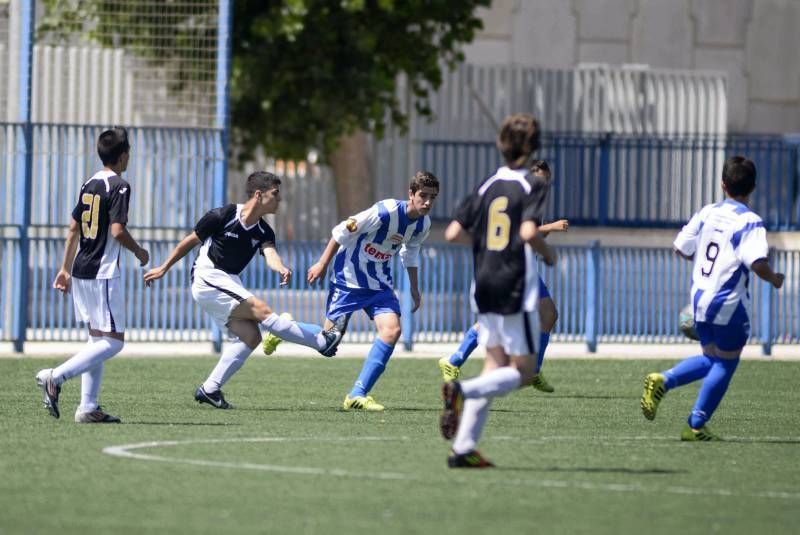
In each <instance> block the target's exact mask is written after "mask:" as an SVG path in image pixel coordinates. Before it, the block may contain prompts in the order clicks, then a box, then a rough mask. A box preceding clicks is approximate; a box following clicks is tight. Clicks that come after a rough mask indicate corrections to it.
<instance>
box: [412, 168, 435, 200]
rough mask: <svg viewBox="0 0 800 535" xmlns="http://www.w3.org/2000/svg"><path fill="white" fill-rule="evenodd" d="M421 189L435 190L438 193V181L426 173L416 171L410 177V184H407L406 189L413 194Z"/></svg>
mask: <svg viewBox="0 0 800 535" xmlns="http://www.w3.org/2000/svg"><path fill="white" fill-rule="evenodd" d="M422 188H436V191H439V179H438V178H436V176H435V175H434V174H433V173H431V172H428V171H417V172H416V173H414V176H412V177H411V182H410V183H409V184H408V189H409V190H411V193H412V194H414V193H416V192H418V191H419V190H421V189H422Z"/></svg>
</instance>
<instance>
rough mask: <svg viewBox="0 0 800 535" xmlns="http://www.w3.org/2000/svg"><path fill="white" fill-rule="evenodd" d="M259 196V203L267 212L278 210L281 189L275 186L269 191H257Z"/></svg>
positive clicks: (272, 212)
mask: <svg viewBox="0 0 800 535" xmlns="http://www.w3.org/2000/svg"><path fill="white" fill-rule="evenodd" d="M256 195H257V196H258V202H257V205H258V206H259V208H260V209H261V211H262V212H263V213H265V214H274V213H275V212H277V211H278V205H279V204H280V203H281V190H280V188H274V189H270V190H267V191H257V192H256Z"/></svg>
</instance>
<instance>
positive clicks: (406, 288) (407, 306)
mask: <svg viewBox="0 0 800 535" xmlns="http://www.w3.org/2000/svg"><path fill="white" fill-rule="evenodd" d="M402 273H403V274H402V276H401V277H400V284H401V286H400V329H401V331H402V339H403V347H404V348H405V350H406V351H411V350H412V349H414V315H413V313H412V312H411V310H412V309H413V308H414V299H412V298H411V282H410V281H409V280H408V273H406V270H405V269H404V270H402Z"/></svg>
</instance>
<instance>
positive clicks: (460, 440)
mask: <svg viewBox="0 0 800 535" xmlns="http://www.w3.org/2000/svg"><path fill="white" fill-rule="evenodd" d="M491 404H492V400H490V399H487V398H471V399H465V400H464V409H463V411H462V413H461V422H460V423H459V424H458V432H457V433H456V438H455V440H454V441H453V453H455V454H457V455H462V454H464V453H467V452H470V451H472V450H474V449H475V445H476V444H477V443H478V439H479V438H481V432H482V431H483V426H484V425H485V424H486V419H487V417H488V416H489V406H490V405H491Z"/></svg>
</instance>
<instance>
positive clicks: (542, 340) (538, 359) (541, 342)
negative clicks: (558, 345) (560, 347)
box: [536, 332, 550, 371]
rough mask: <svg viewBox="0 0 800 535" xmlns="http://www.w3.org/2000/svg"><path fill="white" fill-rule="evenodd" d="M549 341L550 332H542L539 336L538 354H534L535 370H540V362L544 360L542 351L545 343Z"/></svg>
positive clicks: (544, 348) (545, 345) (545, 346)
mask: <svg viewBox="0 0 800 535" xmlns="http://www.w3.org/2000/svg"><path fill="white" fill-rule="evenodd" d="M549 343H550V333H546V332H542V334H541V335H540V336H539V354H538V355H536V370H537V371H542V362H544V352H545V351H546V350H547V345H548V344H549Z"/></svg>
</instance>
